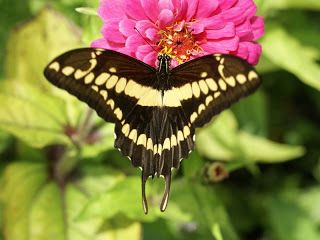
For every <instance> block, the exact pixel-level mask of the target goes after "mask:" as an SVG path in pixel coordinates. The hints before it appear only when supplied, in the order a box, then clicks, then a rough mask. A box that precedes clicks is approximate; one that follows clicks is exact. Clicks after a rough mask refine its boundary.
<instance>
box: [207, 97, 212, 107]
mask: <svg viewBox="0 0 320 240" xmlns="http://www.w3.org/2000/svg"><path fill="white" fill-rule="evenodd" d="M212 101H213V97H212V96H208V97H207V98H206V105H207V106H208V105H209V104H210V103H211V102H212Z"/></svg>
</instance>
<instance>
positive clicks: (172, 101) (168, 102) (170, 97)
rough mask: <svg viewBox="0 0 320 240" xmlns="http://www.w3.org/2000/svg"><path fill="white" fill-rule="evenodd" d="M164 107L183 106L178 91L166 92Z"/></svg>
mask: <svg viewBox="0 0 320 240" xmlns="http://www.w3.org/2000/svg"><path fill="white" fill-rule="evenodd" d="M163 105H164V106H166V107H179V106H181V103H180V101H179V99H178V95H177V90H176V89H172V90H168V91H165V93H164V96H163Z"/></svg>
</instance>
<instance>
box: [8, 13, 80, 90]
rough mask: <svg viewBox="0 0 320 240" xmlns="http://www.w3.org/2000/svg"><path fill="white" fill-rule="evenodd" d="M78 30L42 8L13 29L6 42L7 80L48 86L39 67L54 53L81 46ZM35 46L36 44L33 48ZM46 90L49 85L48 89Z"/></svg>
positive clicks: (59, 16) (64, 19) (42, 67)
mask: <svg viewBox="0 0 320 240" xmlns="http://www.w3.org/2000/svg"><path fill="white" fill-rule="evenodd" d="M80 36H81V35H80V31H79V29H78V28H77V27H76V26H75V25H73V24H72V23H71V22H70V21H69V20H68V19H66V18H65V17H63V16H62V15H61V14H59V13H58V12H56V11H54V10H52V9H50V8H44V9H43V10H42V11H41V12H40V13H39V14H38V15H37V16H36V17H35V18H34V19H33V20H32V21H29V22H28V23H26V24H24V25H22V26H20V27H19V28H16V29H15V30H14V31H13V32H12V33H11V36H10V38H9V41H8V46H7V48H8V49H10V51H8V54H7V58H6V69H7V78H8V79H17V80H18V81H26V82H29V83H30V82H32V83H35V84H36V85H37V86H38V87H39V88H41V87H42V88H45V89H48V88H49V87H48V86H49V83H48V82H47V81H45V80H44V77H43V73H42V72H43V69H44V67H45V66H46V65H47V64H48V62H49V61H51V60H52V59H53V58H54V57H56V56H57V55H58V54H61V53H63V52H65V51H66V50H70V49H72V48H77V47H80V46H81V42H80ZM35 46H36V47H35ZM49 89H50V88H49Z"/></svg>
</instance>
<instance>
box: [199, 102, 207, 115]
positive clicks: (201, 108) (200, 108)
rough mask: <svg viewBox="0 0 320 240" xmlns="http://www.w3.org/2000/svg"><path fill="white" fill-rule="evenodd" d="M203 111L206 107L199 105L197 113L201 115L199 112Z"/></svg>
mask: <svg viewBox="0 0 320 240" xmlns="http://www.w3.org/2000/svg"><path fill="white" fill-rule="evenodd" d="M205 109H206V106H205V105H204V104H200V106H199V108H198V113H199V114H201V112H202V111H204V110H205Z"/></svg>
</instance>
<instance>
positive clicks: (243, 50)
mask: <svg viewBox="0 0 320 240" xmlns="http://www.w3.org/2000/svg"><path fill="white" fill-rule="evenodd" d="M234 54H235V55H237V56H238V57H241V58H242V59H244V60H247V58H248V56H249V51H248V47H247V45H246V44H244V43H243V42H240V43H239V47H238V49H237V51H236V52H235V53H234Z"/></svg>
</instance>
